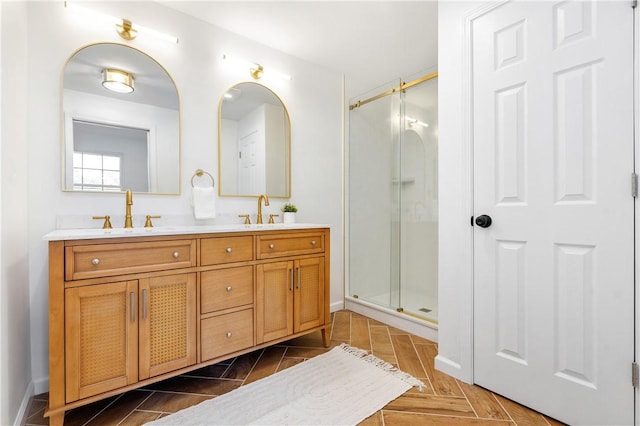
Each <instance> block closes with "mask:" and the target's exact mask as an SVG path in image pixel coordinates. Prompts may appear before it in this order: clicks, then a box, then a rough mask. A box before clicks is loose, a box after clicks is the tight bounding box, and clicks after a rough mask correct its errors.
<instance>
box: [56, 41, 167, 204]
mask: <svg viewBox="0 0 640 426" xmlns="http://www.w3.org/2000/svg"><path fill="white" fill-rule="evenodd" d="M106 70H109V71H113V70H121V71H122V72H123V73H124V74H126V75H124V74H123V75H122V76H121V78H120V77H119V78H120V80H119V81H121V82H122V84H130V85H131V88H130V89H131V90H128V91H127V90H124V89H120V90H119V91H113V90H108V89H107V87H111V86H113V84H112V83H113V82H111V83H108V82H106V79H111V80H113V78H114V77H113V75H114V74H113V73H108V72H106ZM118 75H119V74H118ZM105 82H106V83H107V84H105ZM62 106H63V123H64V137H63V150H62V152H63V167H62V171H63V172H62V173H63V176H62V182H63V190H66V191H97V192H121V191H125V190H127V189H131V190H132V191H134V192H140V193H155V194H179V193H180V102H179V96H178V91H177V89H176V86H175V84H174V82H173V80H172V78H171V77H170V76H169V74H168V73H167V71H166V70H165V69H164V68H163V67H162V66H161V65H160V64H159V63H158V62H156V61H155V60H154V59H153V58H151V57H150V56H148V55H147V54H145V53H143V52H141V51H139V50H137V49H134V48H131V47H129V46H124V45H120V44H115V43H99V44H94V45H90V46H87V47H85V48H82V49H80V50H78V51H76V52H75V54H73V55H72V56H71V57H70V58H69V60H68V61H67V64H66V66H65V69H64V74H63V99H62Z"/></svg>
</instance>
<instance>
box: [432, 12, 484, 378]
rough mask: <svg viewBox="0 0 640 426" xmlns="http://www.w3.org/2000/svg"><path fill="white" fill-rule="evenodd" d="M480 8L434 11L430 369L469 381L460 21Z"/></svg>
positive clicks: (467, 182)
mask: <svg viewBox="0 0 640 426" xmlns="http://www.w3.org/2000/svg"><path fill="white" fill-rule="evenodd" d="M478 6H480V4H479V3H472V2H440V3H439V7H438V68H439V70H438V92H439V93H440V96H439V102H438V113H439V117H438V118H439V125H440V128H439V132H440V133H439V137H440V143H439V149H440V151H439V155H440V159H439V166H438V169H439V177H438V178H439V186H438V190H439V192H438V195H439V204H440V205H439V212H440V214H439V218H440V235H439V262H438V273H439V287H438V309H439V313H438V357H437V358H436V368H438V369H439V370H441V371H444V372H446V373H448V374H450V375H452V376H454V377H457V378H459V379H462V380H465V381H467V382H470V381H471V380H472V361H473V360H472V359H471V349H472V342H473V334H472V332H473V329H472V319H473V293H472V270H471V266H472V263H471V262H472V257H471V255H472V248H473V246H472V228H471V226H468V224H469V218H470V217H471V215H472V214H473V213H472V212H473V206H472V199H471V196H472V194H471V178H472V175H471V173H472V170H471V160H472V158H471V153H470V146H469V143H468V138H467V137H466V134H465V129H464V128H462V126H461V122H462V120H461V117H464V113H465V110H464V108H463V106H464V99H463V76H462V74H461V70H462V69H463V66H462V65H463V57H464V56H463V55H464V53H463V47H464V43H463V42H464V25H463V24H464V18H465V16H466V15H467V14H468V13H469V11H471V10H473V9H474V8H477V7H478Z"/></svg>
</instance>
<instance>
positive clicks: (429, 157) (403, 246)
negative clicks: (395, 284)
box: [399, 78, 438, 322]
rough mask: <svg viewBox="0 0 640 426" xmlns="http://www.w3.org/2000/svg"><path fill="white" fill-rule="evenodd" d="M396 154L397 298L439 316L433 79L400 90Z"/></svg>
mask: <svg viewBox="0 0 640 426" xmlns="http://www.w3.org/2000/svg"><path fill="white" fill-rule="evenodd" d="M403 92H404V93H403V95H402V115H403V120H402V135H401V138H400V140H401V148H400V149H399V155H400V182H399V187H400V189H399V192H400V194H399V199H400V201H401V204H400V206H401V207H400V209H401V211H400V247H399V249H400V276H401V281H402V283H401V286H400V291H401V295H400V304H399V306H400V307H401V308H402V310H403V312H405V313H407V314H411V315H416V316H419V317H422V318H424V319H427V320H429V321H432V322H436V321H437V318H438V309H437V306H438V83H437V78H432V79H429V80H427V81H423V82H421V83H419V84H416V85H414V86H412V87H410V88H408V89H407V90H405V91H403Z"/></svg>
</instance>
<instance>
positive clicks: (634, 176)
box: [631, 172, 638, 198]
mask: <svg viewBox="0 0 640 426" xmlns="http://www.w3.org/2000/svg"><path fill="white" fill-rule="evenodd" d="M631 196H632V197H633V198H638V175H637V174H636V173H635V172H633V173H631Z"/></svg>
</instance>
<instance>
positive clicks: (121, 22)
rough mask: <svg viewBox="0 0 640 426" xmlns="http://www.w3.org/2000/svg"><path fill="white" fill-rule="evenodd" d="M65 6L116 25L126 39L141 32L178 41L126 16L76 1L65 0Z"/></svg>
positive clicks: (91, 17) (169, 40)
mask: <svg viewBox="0 0 640 426" xmlns="http://www.w3.org/2000/svg"><path fill="white" fill-rule="evenodd" d="M64 6H65V7H66V8H67V9H69V10H70V11H72V12H75V13H77V14H79V15H82V16H84V17H86V18H90V19H92V20H93V21H96V22H102V23H104V24H110V25H115V27H116V31H117V32H118V34H119V35H120V37H122V38H123V39H125V40H133V39H134V38H136V36H137V35H138V33H140V34H147V35H150V36H153V37H156V38H158V39H161V40H164V41H168V42H170V43H176V44H177V43H178V38H177V37H174V36H171V35H168V34H164V33H161V32H160V31H156V30H154V29H151V28H147V27H143V26H142V25H138V24H134V23H133V22H131V21H130V20H128V19H124V18H122V19H120V18H116V17H115V16H111V15H106V14H104V13H101V12H97V11H95V10H93V9H89V8H87V7H84V6H79V5H78V4H76V3H75V2H68V1H65V2H64Z"/></svg>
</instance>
